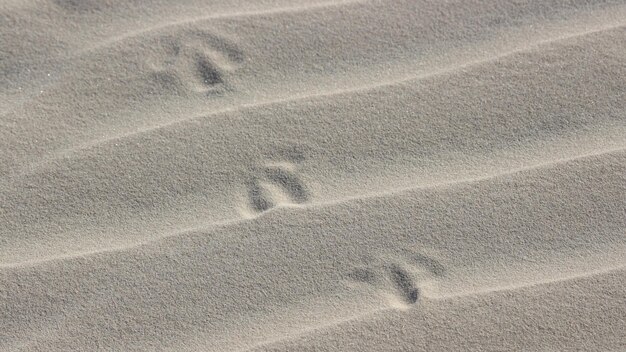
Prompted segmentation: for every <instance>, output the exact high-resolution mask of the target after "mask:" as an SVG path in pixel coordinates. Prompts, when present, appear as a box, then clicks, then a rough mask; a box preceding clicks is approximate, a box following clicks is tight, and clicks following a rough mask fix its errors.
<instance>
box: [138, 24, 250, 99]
mask: <svg viewBox="0 0 626 352" xmlns="http://www.w3.org/2000/svg"><path fill="white" fill-rule="evenodd" d="M185 34H186V35H185V36H184V39H181V38H180V37H178V36H173V37H164V38H163V40H162V41H160V42H161V45H162V46H163V54H162V58H161V59H160V60H158V62H154V61H153V60H150V61H151V62H152V63H151V65H152V67H153V75H154V77H155V79H157V81H158V82H161V83H162V84H168V85H170V86H171V88H175V87H176V86H179V87H181V86H182V87H186V88H187V89H191V90H192V91H196V92H200V93H211V94H218V93H223V92H225V91H227V90H229V89H231V88H232V87H231V86H230V85H229V83H228V80H227V76H228V74H229V72H231V71H233V70H234V69H235V68H237V67H238V66H239V65H240V64H241V63H242V62H243V61H244V56H243V53H242V52H241V51H240V50H239V48H238V47H237V45H235V44H234V43H233V42H232V41H230V40H228V39H226V38H225V37H224V36H220V35H217V34H215V33H212V32H210V31H206V30H204V31H196V32H193V33H186V32H185Z"/></svg>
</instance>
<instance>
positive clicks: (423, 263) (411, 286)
mask: <svg viewBox="0 0 626 352" xmlns="http://www.w3.org/2000/svg"><path fill="white" fill-rule="evenodd" d="M408 259H409V261H411V262H413V263H412V264H400V261H397V260H395V259H390V260H384V259H382V258H381V259H371V260H368V263H367V264H366V265H365V266H363V267H360V268H357V269H355V270H353V271H352V272H351V273H350V274H349V277H350V278H351V279H352V281H355V282H359V283H365V284H368V285H372V286H375V287H379V288H381V289H382V290H383V291H385V292H389V293H391V301H392V303H397V302H401V303H402V304H401V306H402V307H407V306H409V305H412V304H415V303H417V302H418V300H419V298H420V287H419V282H420V281H421V280H419V279H417V277H418V276H420V277H421V276H423V275H418V274H419V273H422V274H423V273H424V272H426V273H427V274H428V275H430V276H434V277H441V276H442V275H443V274H444V273H445V268H444V266H443V265H442V264H441V263H440V262H439V261H437V260H435V259H433V258H431V257H428V256H426V255H424V254H421V253H417V252H413V253H411V254H410V256H409V258H408ZM402 262H404V261H402Z"/></svg>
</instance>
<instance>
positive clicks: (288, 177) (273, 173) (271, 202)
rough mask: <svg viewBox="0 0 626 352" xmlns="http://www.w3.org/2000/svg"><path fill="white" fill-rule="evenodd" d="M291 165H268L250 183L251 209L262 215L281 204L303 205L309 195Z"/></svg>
mask: <svg viewBox="0 0 626 352" xmlns="http://www.w3.org/2000/svg"><path fill="white" fill-rule="evenodd" d="M293 169H294V166H293V164H290V163H281V164H271V165H266V166H265V167H263V168H262V169H261V170H258V172H257V173H256V174H255V175H254V176H252V177H251V179H250V181H249V183H248V197H249V201H250V208H251V209H252V210H253V211H254V212H256V213H261V212H264V211H267V210H269V209H271V208H273V207H275V206H276V205H278V204H279V203H281V202H282V203H293V204H302V203H305V202H307V201H308V200H309V194H308V191H307V190H306V188H305V187H304V185H303V183H302V181H301V180H300V178H299V177H298V176H297V175H296V174H295V173H294V172H293Z"/></svg>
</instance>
